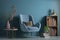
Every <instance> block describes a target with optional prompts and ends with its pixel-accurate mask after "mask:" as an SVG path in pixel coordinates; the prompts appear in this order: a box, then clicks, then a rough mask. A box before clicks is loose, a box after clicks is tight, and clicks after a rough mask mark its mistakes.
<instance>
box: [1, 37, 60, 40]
mask: <svg viewBox="0 0 60 40" xmlns="http://www.w3.org/2000/svg"><path fill="white" fill-rule="evenodd" d="M0 40H60V37H49V38H42V37H32V38H0Z"/></svg>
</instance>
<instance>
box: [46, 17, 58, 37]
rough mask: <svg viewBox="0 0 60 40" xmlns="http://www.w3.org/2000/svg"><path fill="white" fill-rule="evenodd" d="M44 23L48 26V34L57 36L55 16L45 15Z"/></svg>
mask: <svg viewBox="0 0 60 40" xmlns="http://www.w3.org/2000/svg"><path fill="white" fill-rule="evenodd" d="M46 25H47V26H48V28H49V34H50V36H57V33H58V31H57V27H58V25H57V16H46Z"/></svg>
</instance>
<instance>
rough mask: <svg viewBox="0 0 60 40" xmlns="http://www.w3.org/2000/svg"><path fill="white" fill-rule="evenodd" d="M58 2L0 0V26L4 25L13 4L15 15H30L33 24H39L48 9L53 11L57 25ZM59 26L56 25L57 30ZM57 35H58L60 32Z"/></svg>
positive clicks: (47, 0) (52, 0)
mask: <svg viewBox="0 0 60 40" xmlns="http://www.w3.org/2000/svg"><path fill="white" fill-rule="evenodd" d="M59 2H60V1H59V0H0V18H2V17H3V18H2V19H1V20H0V25H1V24H4V23H3V22H4V20H6V19H7V18H8V17H9V16H10V12H11V10H12V9H11V6H12V5H13V4H15V5H16V15H19V14H31V15H32V16H33V17H34V21H35V23H36V22H39V21H40V20H41V19H42V17H44V16H47V15H48V10H49V9H51V10H53V9H55V10H56V13H57V16H58V23H59V20H60V19H59V13H60V12H59ZM3 19H4V20H3ZM59 26H60V25H59V24H58V30H59V29H60V28H59ZM58 32H59V31H58ZM58 34H59V35H60V32H59V33H58Z"/></svg>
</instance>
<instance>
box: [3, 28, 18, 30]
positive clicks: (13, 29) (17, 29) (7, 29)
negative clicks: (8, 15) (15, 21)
mask: <svg viewBox="0 0 60 40" xmlns="http://www.w3.org/2000/svg"><path fill="white" fill-rule="evenodd" d="M3 30H18V29H17V28H14V29H11V28H10V29H3Z"/></svg>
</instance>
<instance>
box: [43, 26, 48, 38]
mask: <svg viewBox="0 0 60 40" xmlns="http://www.w3.org/2000/svg"><path fill="white" fill-rule="evenodd" d="M43 35H44V37H45V38H48V37H49V28H48V26H44V33H43Z"/></svg>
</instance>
